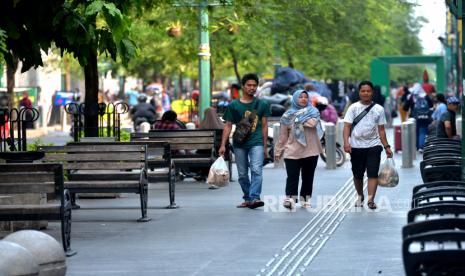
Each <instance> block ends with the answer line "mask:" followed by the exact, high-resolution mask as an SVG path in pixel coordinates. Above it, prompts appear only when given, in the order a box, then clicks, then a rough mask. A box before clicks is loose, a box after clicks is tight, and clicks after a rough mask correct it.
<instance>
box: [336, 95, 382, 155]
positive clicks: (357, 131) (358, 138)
mask: <svg viewBox="0 0 465 276" xmlns="http://www.w3.org/2000/svg"><path fill="white" fill-rule="evenodd" d="M368 106H369V105H363V104H361V103H360V102H356V103H354V104H352V105H350V106H349V108H348V109H347V112H346V115H345V117H344V122H346V123H350V124H352V122H353V121H354V119H355V118H356V117H357V116H358V115H359V114H360V113H362V112H363V110H365V109H366V108H367V107H368ZM384 124H386V116H385V115H384V108H383V107H382V106H380V105H379V104H375V105H374V106H373V107H372V108H371V109H370V111H369V112H368V114H367V115H365V117H363V118H362V120H360V122H358V124H357V125H356V126H355V127H354V129H353V131H352V135H351V136H350V138H349V143H350V146H351V147H353V148H371V147H374V146H377V145H382V144H381V140H380V139H379V133H378V126H379V125H384Z"/></svg>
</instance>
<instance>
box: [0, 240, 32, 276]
mask: <svg viewBox="0 0 465 276" xmlns="http://www.w3.org/2000/svg"><path fill="white" fill-rule="evenodd" d="M0 275H2V276H3V275H5V276H10V275H15V276H23V275H24V276H26V275H27V276H32V275H39V265H38V264H37V261H36V260H35V258H34V256H33V255H32V254H31V253H30V252H29V251H28V250H27V249H26V248H24V247H22V246H21V245H19V244H16V243H14V242H10V241H5V240H2V241H0Z"/></svg>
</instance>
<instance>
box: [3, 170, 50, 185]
mask: <svg viewBox="0 0 465 276" xmlns="http://www.w3.org/2000/svg"><path fill="white" fill-rule="evenodd" d="M0 181H1V182H2V183H15V182H17V181H19V182H23V183H28V182H31V183H34V182H35V183H37V182H50V181H55V175H54V174H53V173H52V172H42V173H34V172H11V173H0Z"/></svg>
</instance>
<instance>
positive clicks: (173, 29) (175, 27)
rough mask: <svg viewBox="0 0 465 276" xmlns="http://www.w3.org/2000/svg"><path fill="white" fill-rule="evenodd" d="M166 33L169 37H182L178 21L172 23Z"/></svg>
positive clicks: (180, 25)
mask: <svg viewBox="0 0 465 276" xmlns="http://www.w3.org/2000/svg"><path fill="white" fill-rule="evenodd" d="M166 31H167V33H168V35H169V36H171V37H180V36H181V35H182V24H181V22H180V21H179V20H178V21H176V22H172V23H171V24H170V25H169V26H168V28H167V29H166Z"/></svg>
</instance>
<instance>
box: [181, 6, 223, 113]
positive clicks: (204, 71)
mask: <svg viewBox="0 0 465 276" xmlns="http://www.w3.org/2000/svg"><path fill="white" fill-rule="evenodd" d="M183 3H184V2H183ZM231 4H232V0H221V1H211V3H209V1H207V0H199V1H191V2H189V3H188V4H187V5H186V6H189V7H198V8H199V21H200V24H199V25H200V26H199V29H200V46H199V53H198V56H199V79H200V103H199V117H200V119H203V114H204V111H205V109H207V108H208V107H210V96H211V91H210V56H211V53H210V36H209V32H208V10H207V9H208V7H209V6H220V5H231ZM181 5H183V4H180V3H176V4H175V5H174V6H181Z"/></svg>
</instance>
